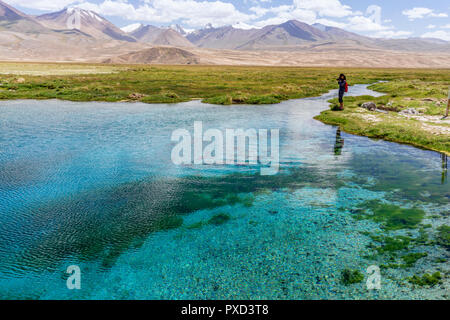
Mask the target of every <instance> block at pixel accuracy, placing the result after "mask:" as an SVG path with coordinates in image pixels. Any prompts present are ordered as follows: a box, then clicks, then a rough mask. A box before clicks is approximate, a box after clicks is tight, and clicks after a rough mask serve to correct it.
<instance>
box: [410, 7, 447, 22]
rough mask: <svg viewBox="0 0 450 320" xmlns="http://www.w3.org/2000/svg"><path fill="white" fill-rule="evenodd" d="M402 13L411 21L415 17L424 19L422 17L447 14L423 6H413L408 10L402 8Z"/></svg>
mask: <svg viewBox="0 0 450 320" xmlns="http://www.w3.org/2000/svg"><path fill="white" fill-rule="evenodd" d="M402 14H403V15H405V16H407V17H408V18H409V20H411V21H413V20H416V19H424V18H447V17H448V14H446V13H436V12H435V11H434V10H433V9H430V8H423V7H415V8H412V9H409V10H403V12H402Z"/></svg>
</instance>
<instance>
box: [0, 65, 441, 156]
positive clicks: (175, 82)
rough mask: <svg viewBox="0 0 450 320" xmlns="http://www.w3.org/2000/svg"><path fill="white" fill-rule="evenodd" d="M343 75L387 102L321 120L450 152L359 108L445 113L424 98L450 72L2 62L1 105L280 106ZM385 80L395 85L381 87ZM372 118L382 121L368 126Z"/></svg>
mask: <svg viewBox="0 0 450 320" xmlns="http://www.w3.org/2000/svg"><path fill="white" fill-rule="evenodd" d="M341 72H345V73H346V74H347V77H348V80H349V83H350V84H357V83H366V84H373V85H372V87H371V88H372V89H374V90H377V91H381V92H386V93H387V96H385V97H380V98H373V97H358V98H352V97H346V98H345V104H346V110H345V111H344V112H334V111H325V112H323V113H322V114H321V115H320V116H318V117H317V119H318V120H320V121H322V122H324V123H327V124H332V125H339V126H341V127H342V129H343V130H344V131H346V132H350V133H353V134H358V135H364V136H368V137H372V138H378V139H384V140H389V141H395V142H400V143H408V144H412V145H415V146H419V147H422V148H427V149H431V150H436V151H442V152H445V153H448V154H450V139H449V137H448V134H447V135H435V134H433V133H430V132H428V131H426V130H424V129H423V128H422V125H421V124H420V123H419V122H418V121H415V120H408V119H406V118H404V117H400V116H397V115H396V114H394V113H393V112H391V113H390V114H389V115H384V114H378V113H376V114H374V113H370V112H368V111H367V112H365V111H362V109H361V108H358V105H359V104H361V103H363V102H367V101H375V102H377V103H382V104H387V103H388V102H390V103H391V104H392V108H395V109H398V110H401V109H403V108H405V107H414V108H418V109H421V110H422V111H423V112H424V114H426V115H439V114H443V112H444V109H445V105H443V104H440V105H438V104H437V101H423V98H433V99H438V100H439V99H445V98H446V97H447V88H448V86H449V85H450V70H422V69H333V68H295V67H243V66H151V65H95V64H73V63H72V64H52V63H44V64H38V63H24V64H18V63H0V100H1V99H3V100H10V99H61V100H70V101H107V102H116V101H141V102H144V103H177V102H184V101H190V100H193V99H201V100H202V101H203V102H207V103H212V104H218V105H230V104H255V105H259V104H276V103H279V102H282V101H284V100H287V99H298V98H305V97H312V96H318V95H320V94H323V93H325V92H327V91H329V90H330V89H335V88H336V86H337V85H336V78H337V76H338V75H339V74H340V73H341ZM379 80H385V81H389V82H387V83H376V82H377V81H379ZM374 83H375V84H374ZM332 103H333V104H336V100H333V101H332ZM368 114H369V116H371V117H372V118H373V117H376V119H377V122H372V121H370V119H368V118H367V115H368ZM365 117H366V118H365Z"/></svg>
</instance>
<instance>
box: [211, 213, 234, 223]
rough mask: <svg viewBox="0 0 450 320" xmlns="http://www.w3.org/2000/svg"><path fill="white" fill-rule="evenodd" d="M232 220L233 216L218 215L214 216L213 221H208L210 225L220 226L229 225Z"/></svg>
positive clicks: (226, 214)
mask: <svg viewBox="0 0 450 320" xmlns="http://www.w3.org/2000/svg"><path fill="white" fill-rule="evenodd" d="M230 219H231V216H230V215H229V214H228V213H218V214H216V215H214V216H213V217H212V218H211V219H209V220H208V223H209V224H212V225H215V226H219V225H222V224H224V223H227V222H228V221H229V220H230Z"/></svg>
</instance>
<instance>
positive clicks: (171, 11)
mask: <svg viewBox="0 0 450 320" xmlns="http://www.w3.org/2000/svg"><path fill="white" fill-rule="evenodd" d="M6 2H8V3H10V4H12V5H20V6H22V7H26V8H33V9H38V10H43V11H56V10H60V9H63V8H64V7H68V6H76V7H80V8H83V9H87V10H92V11H95V12H97V13H98V14H100V15H102V16H106V17H120V18H121V19H124V20H128V21H130V23H132V24H133V25H132V26H131V27H130V28H132V27H134V24H136V23H137V22H142V23H150V24H153V23H154V24H170V23H180V24H181V25H183V26H184V27H187V28H200V27H204V26H205V25H208V24H212V25H213V26H214V27H220V26H224V25H232V26H235V27H237V28H242V29H250V28H262V27H264V26H266V25H274V24H280V23H284V22H286V21H288V20H293V19H295V20H299V21H302V22H305V23H308V24H313V23H321V24H324V25H328V26H332V27H338V28H343V29H346V30H349V31H353V32H359V33H363V34H367V35H369V36H375V37H405V36H408V35H411V34H412V33H411V32H408V31H401V30H396V29H395V28H394V27H393V26H391V25H389V24H390V22H391V21H390V20H386V19H385V20H382V19H381V11H382V8H381V7H380V6H377V5H371V6H369V7H368V8H367V10H366V12H365V13H363V12H360V11H353V9H352V7H350V6H348V5H346V4H344V3H343V2H344V1H343V0H286V2H285V3H284V4H279V3H278V2H275V1H271V0H244V2H245V3H246V4H247V6H252V7H250V8H248V7H247V8H248V9H247V10H246V11H242V10H239V9H238V8H236V6H235V5H233V4H232V3H230V2H229V0H136V1H134V2H133V3H131V1H130V0H34V1H29V0H6ZM275 3H277V5H273V4H275ZM403 14H405V15H407V16H408V17H410V18H411V19H419V18H423V17H427V16H436V17H439V16H442V15H446V14H443V13H436V12H434V11H433V10H432V9H428V8H413V9H410V10H405V11H404V12H403Z"/></svg>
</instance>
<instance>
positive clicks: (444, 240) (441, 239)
mask: <svg viewBox="0 0 450 320" xmlns="http://www.w3.org/2000/svg"><path fill="white" fill-rule="evenodd" d="M437 244H439V245H440V246H443V247H445V248H447V249H449V248H450V227H449V226H446V225H443V226H440V227H439V228H438V235H437Z"/></svg>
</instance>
